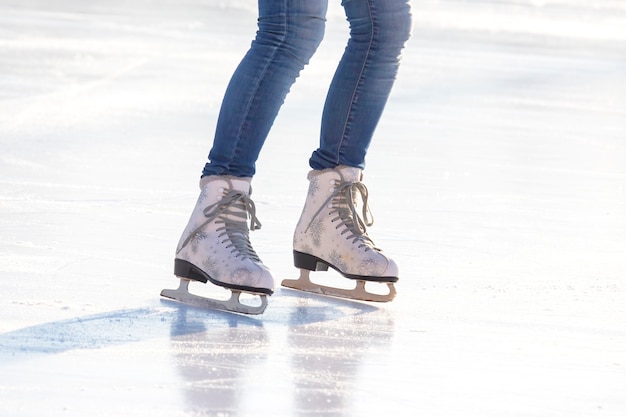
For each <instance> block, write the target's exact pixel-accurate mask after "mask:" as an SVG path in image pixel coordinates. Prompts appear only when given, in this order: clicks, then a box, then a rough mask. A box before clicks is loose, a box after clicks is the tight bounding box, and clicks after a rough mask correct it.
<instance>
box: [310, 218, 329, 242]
mask: <svg viewBox="0 0 626 417" xmlns="http://www.w3.org/2000/svg"><path fill="white" fill-rule="evenodd" d="M324 230H325V228H324V223H323V222H322V221H321V220H320V219H315V220H313V222H312V223H311V225H310V226H309V234H310V235H311V240H312V241H313V245H315V246H317V247H320V246H321V245H322V235H323V234H324Z"/></svg>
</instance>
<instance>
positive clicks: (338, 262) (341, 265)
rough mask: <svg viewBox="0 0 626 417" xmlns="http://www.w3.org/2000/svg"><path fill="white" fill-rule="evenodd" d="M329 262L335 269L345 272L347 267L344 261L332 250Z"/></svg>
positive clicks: (339, 254)
mask: <svg viewBox="0 0 626 417" xmlns="http://www.w3.org/2000/svg"><path fill="white" fill-rule="evenodd" d="M330 262H331V263H332V264H333V265H334V266H335V268H337V269H339V270H340V271H347V270H348V265H347V264H346V262H345V260H344V259H343V256H342V255H341V253H339V252H337V251H335V250H333V251H332V252H331V253H330Z"/></svg>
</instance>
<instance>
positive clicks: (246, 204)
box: [181, 190, 261, 262]
mask: <svg viewBox="0 0 626 417" xmlns="http://www.w3.org/2000/svg"><path fill="white" fill-rule="evenodd" d="M203 214H204V216H205V217H206V220H205V221H204V222H203V223H202V224H200V225H199V226H198V227H196V228H195V229H194V230H193V231H192V232H191V233H190V234H189V236H187V238H186V239H185V241H184V242H183V244H182V245H181V250H182V249H183V248H184V247H185V246H187V244H188V243H189V242H191V240H192V239H193V238H194V236H195V235H196V234H197V233H199V232H200V231H201V230H202V229H203V228H204V227H205V226H206V225H207V224H209V223H211V222H213V221H215V223H216V224H223V226H221V227H218V228H217V229H216V230H217V231H218V232H220V233H219V234H218V237H220V238H225V239H224V240H222V243H228V244H227V245H226V248H229V249H231V253H232V254H234V255H235V256H236V257H238V258H250V259H252V260H254V261H257V262H261V260H260V259H259V256H258V255H257V253H256V252H255V251H254V249H253V248H252V244H251V243H250V237H249V230H253V231H254V230H258V229H260V228H261V222H260V221H259V219H258V218H257V217H256V206H255V205H254V201H252V199H251V198H250V197H249V196H248V195H247V194H245V193H243V192H241V191H236V190H231V191H229V192H228V193H227V194H225V195H224V196H223V197H222V198H221V199H220V200H219V201H217V202H216V203H214V204H211V205H209V206H207V207H206V208H205V209H204V210H203ZM248 219H250V226H248Z"/></svg>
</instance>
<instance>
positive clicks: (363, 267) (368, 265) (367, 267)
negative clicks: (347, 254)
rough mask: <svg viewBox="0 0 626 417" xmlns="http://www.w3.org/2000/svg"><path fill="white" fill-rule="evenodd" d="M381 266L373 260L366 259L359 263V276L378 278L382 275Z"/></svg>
mask: <svg viewBox="0 0 626 417" xmlns="http://www.w3.org/2000/svg"><path fill="white" fill-rule="evenodd" d="M383 272H384V271H383V269H382V265H380V264H379V263H378V262H376V260H375V259H372V258H367V259H363V260H362V261H361V262H360V263H359V274H360V275H365V276H380V275H382V274H383Z"/></svg>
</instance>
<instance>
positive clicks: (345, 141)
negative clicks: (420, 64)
mask: <svg viewBox="0 0 626 417" xmlns="http://www.w3.org/2000/svg"><path fill="white" fill-rule="evenodd" d="M342 4H343V7H344V9H345V12H346V16H347V18H348V21H349V23H350V40H349V41H348V45H347V47H346V50H345V52H344V55H343V57H342V59H341V62H340V63H339V66H338V68H337V71H336V73H335V76H334V78H333V80H332V83H331V86H330V90H329V92H328V96H327V98H326V104H325V107H324V112H323V115H322V128H321V137H320V147H319V149H317V150H316V151H315V152H314V153H313V156H312V157H311V159H310V161H309V163H310V165H311V167H312V168H313V169H325V168H333V167H335V166H337V165H347V166H351V167H357V168H361V169H363V168H364V166H365V154H366V152H367V149H368V147H369V144H370V142H371V140H372V136H373V134H374V130H375V129H376V125H377V124H378V121H379V119H380V117H381V115H382V112H383V109H384V107H385V104H386V103H387V98H388V97H389V94H390V92H391V88H392V86H393V83H394V81H395V79H396V75H397V72H398V66H399V62H400V54H401V51H402V49H403V47H404V44H405V42H406V41H407V39H408V38H409V36H410V32H411V12H410V5H409V0H344V1H343V3H342Z"/></svg>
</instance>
